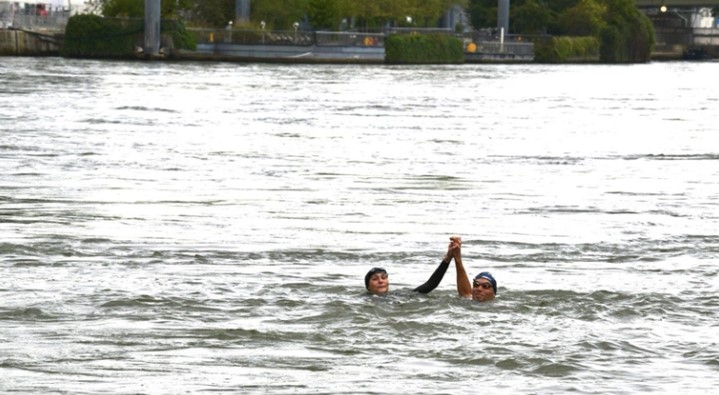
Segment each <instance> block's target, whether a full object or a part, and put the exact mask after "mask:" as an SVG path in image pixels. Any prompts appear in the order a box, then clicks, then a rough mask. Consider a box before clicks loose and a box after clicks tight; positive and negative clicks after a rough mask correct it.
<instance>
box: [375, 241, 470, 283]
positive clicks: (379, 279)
mask: <svg viewBox="0 0 719 395" xmlns="http://www.w3.org/2000/svg"><path fill="white" fill-rule="evenodd" d="M455 248H459V244H457V243H455V242H454V241H452V242H450V243H449V247H448V248H447V253H446V254H445V255H444V258H443V259H442V262H440V264H439V266H437V269H435V270H434V273H432V276H430V278H429V280H427V282H425V283H424V284H422V285H420V286H419V287H417V288H415V289H414V292H419V293H421V294H428V293H430V292H432V290H434V289H435V288H437V286H438V285H439V283H440V282H442V278H443V277H444V274H445V273H446V272H447V268H449V263H450V262H452V257H453V255H454V254H453V252H454V249H455ZM364 285H365V288H367V292H369V293H371V294H373V295H387V294H388V293H389V275H388V274H387V270H385V269H383V268H381V267H374V268H372V269H370V271H368V272H367V274H366V275H365V276H364Z"/></svg>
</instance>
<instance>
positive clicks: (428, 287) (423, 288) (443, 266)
mask: <svg viewBox="0 0 719 395" xmlns="http://www.w3.org/2000/svg"><path fill="white" fill-rule="evenodd" d="M451 261H452V260H451V259H449V260H447V261H446V262H445V261H442V262H441V263H440V264H439V266H437V269H435V270H434V273H432V276H431V277H430V278H429V280H427V282H426V283H424V284H422V285H420V286H419V287H417V288H415V289H414V291H415V292H419V293H421V294H428V293H430V292H432V290H433V289H435V288H437V286H438V285H439V283H440V282H442V278H443V277H444V273H447V268H449V263H450V262H451Z"/></svg>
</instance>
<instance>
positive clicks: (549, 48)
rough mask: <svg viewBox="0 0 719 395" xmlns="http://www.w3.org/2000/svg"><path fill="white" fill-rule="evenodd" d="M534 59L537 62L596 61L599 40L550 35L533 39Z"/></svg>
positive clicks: (597, 58)
mask: <svg viewBox="0 0 719 395" xmlns="http://www.w3.org/2000/svg"><path fill="white" fill-rule="evenodd" d="M534 60H535V62H538V63H563V62H596V61H598V60H599V40H598V39H597V38H596V37H550V38H543V39H538V40H535V42H534Z"/></svg>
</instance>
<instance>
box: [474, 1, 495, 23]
mask: <svg viewBox="0 0 719 395" xmlns="http://www.w3.org/2000/svg"><path fill="white" fill-rule="evenodd" d="M467 12H468V13H469V21H470V23H471V24H472V26H473V27H474V28H475V29H482V28H487V27H496V26H497V0H470V1H469V5H468V6H467Z"/></svg>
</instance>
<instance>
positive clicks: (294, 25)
mask: <svg viewBox="0 0 719 395" xmlns="http://www.w3.org/2000/svg"><path fill="white" fill-rule="evenodd" d="M292 27H294V28H295V44H297V29H298V28H299V27H300V24H299V23H298V22H295V23H293V24H292Z"/></svg>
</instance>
